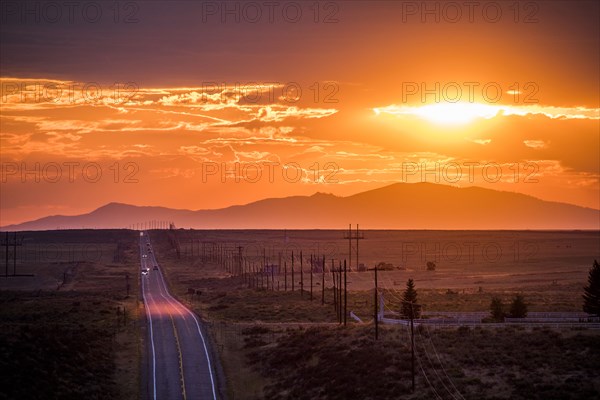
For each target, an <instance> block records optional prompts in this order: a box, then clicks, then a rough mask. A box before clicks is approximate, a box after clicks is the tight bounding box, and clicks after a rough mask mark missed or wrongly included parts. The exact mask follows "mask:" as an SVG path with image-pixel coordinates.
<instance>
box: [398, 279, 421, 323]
mask: <svg viewBox="0 0 600 400" xmlns="http://www.w3.org/2000/svg"><path fill="white" fill-rule="evenodd" d="M402 301H404V302H408V303H414V304H416V303H417V291H416V290H415V282H414V281H413V280H412V279H409V280H408V281H407V282H406V290H405V291H404V296H403V297H402ZM402 315H403V316H405V317H406V318H411V317H412V318H419V317H420V315H421V311H420V310H419V307H418V306H411V305H410V304H407V303H402Z"/></svg>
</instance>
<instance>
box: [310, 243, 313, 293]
mask: <svg viewBox="0 0 600 400" xmlns="http://www.w3.org/2000/svg"><path fill="white" fill-rule="evenodd" d="M312 287H313V255H312V254H311V255H310V301H312V299H313V293H312Z"/></svg>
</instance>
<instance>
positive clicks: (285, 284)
mask: <svg viewBox="0 0 600 400" xmlns="http://www.w3.org/2000/svg"><path fill="white" fill-rule="evenodd" d="M283 268H284V270H283V275H284V277H283V281H284V285H283V288H284V290H285V291H286V292H287V261H284V262H283Z"/></svg>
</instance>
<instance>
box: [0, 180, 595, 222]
mask: <svg viewBox="0 0 600 400" xmlns="http://www.w3.org/2000/svg"><path fill="white" fill-rule="evenodd" d="M151 220H160V221H172V222H174V223H175V225H176V226H177V227H181V228H195V229H282V228H287V229H344V228H345V227H346V226H347V225H348V224H349V223H351V222H352V223H359V224H360V225H361V227H364V228H366V229H600V210H595V209H591V208H585V207H580V206H576V205H572V204H566V203H557V202H549V201H544V200H540V199H537V198H535V197H532V196H528V195H524V194H520V193H513V192H502V191H497V190H492V189H484V188H479V187H467V188H458V187H453V186H448V185H440V184H432V183H396V184H392V185H389V186H385V187H382V188H378V189H374V190H369V191H366V192H362V193H358V194H355V195H352V196H347V197H338V196H334V195H332V194H324V193H316V194H314V195H312V196H292V197H285V198H269V199H264V200H260V201H256V202H253V203H249V204H245V205H236V206H231V207H227V208H221V209H215V210H197V211H192V210H181V209H171V208H165V207H148V206H134V205H128V204H121V203H109V204H107V205H105V206H102V207H100V208H98V209H96V210H94V211H92V212H90V213H88V214H82V215H75V216H62V215H55V216H48V217H44V218H41V219H37V220H34V221H29V222H24V223H21V224H16V225H10V226H6V227H3V228H2V229H3V230H11V231H12V230H52V229H81V228H97V229H107V228H125V227H129V226H131V225H132V224H136V223H142V222H146V221H151Z"/></svg>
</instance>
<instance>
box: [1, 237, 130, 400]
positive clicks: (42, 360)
mask: <svg viewBox="0 0 600 400" xmlns="http://www.w3.org/2000/svg"><path fill="white" fill-rule="evenodd" d="M24 236H25V239H26V240H25V242H24V243H26V245H25V246H24V247H23V249H24V251H30V253H29V255H23V254H21V253H20V256H22V258H21V260H22V261H24V262H23V263H22V264H21V265H19V264H17V272H18V273H32V274H34V275H35V276H34V277H23V278H3V277H0V281H1V283H0V287H2V288H3V289H5V290H4V291H2V292H0V296H2V297H3V300H2V301H1V302H0V304H2V306H0V314H1V319H2V321H3V330H2V339H1V340H0V343H2V344H3V346H0V347H2V350H1V352H2V355H3V357H2V358H3V359H5V360H13V363H11V364H10V367H8V368H7V366H6V365H5V366H3V368H2V369H3V370H5V371H11V373H10V374H3V379H6V380H7V383H6V384H3V385H2V387H5V388H6V387H11V388H13V389H14V390H16V391H15V392H12V393H13V394H12V395H9V398H11V397H12V398H31V399H35V398H90V399H94V398H98V399H104V398H109V397H112V398H119V399H138V398H139V396H140V391H139V388H140V368H139V364H140V363H139V359H140V355H141V354H140V351H141V347H140V329H139V317H140V313H139V303H138V300H137V293H138V290H139V286H138V279H139V277H138V275H139V273H138V271H139V265H138V256H137V246H136V244H137V243H136V235H135V233H133V232H126V231H60V232H26V233H24ZM42 249H43V250H42ZM84 249H87V251H88V252H87V253H86V252H85V251H84ZM90 249H95V250H96V251H97V252H94V251H92V250H90ZM50 250H52V251H53V252H54V253H52V254H54V255H53V257H52V260H50V259H48V257H47V255H48V254H49V253H48V252H49V251H50ZM31 251H33V252H36V251H37V252H38V254H37V255H35V254H34V255H32V254H31ZM86 254H87V256H86ZM56 255H58V258H57V257H54V256H56ZM115 261H116V262H115ZM65 271H67V273H68V276H67V279H66V280H65V282H64V284H63V282H62V281H63V276H64V275H63V274H64V272H65ZM127 273H128V274H129V276H130V279H129V283H130V296H129V297H127V296H126V284H125V282H126V281H125V274H127ZM59 280H60V281H61V284H60V285H57V282H58V281H59ZM7 288H9V289H11V290H10V291H7V290H6V289H7ZM57 288H58V290H57ZM17 289H18V290H17ZM117 309H118V310H120V311H119V312H117ZM123 310H125V313H126V314H127V316H126V317H125V316H124V314H123ZM33 332H35V334H34V335H33V336H31V335H32V334H33ZM16 360H18V362H15V361H16ZM52 370H55V371H56V372H54V373H52V372H49V371H52ZM48 373H50V374H51V375H47V374H48ZM17 377H18V379H17ZM48 377H50V378H51V379H52V382H47V379H48ZM15 381H18V382H19V384H18V385H14V382H15ZM8 382H10V384H9V383H8ZM49 396H50V397H49Z"/></svg>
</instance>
